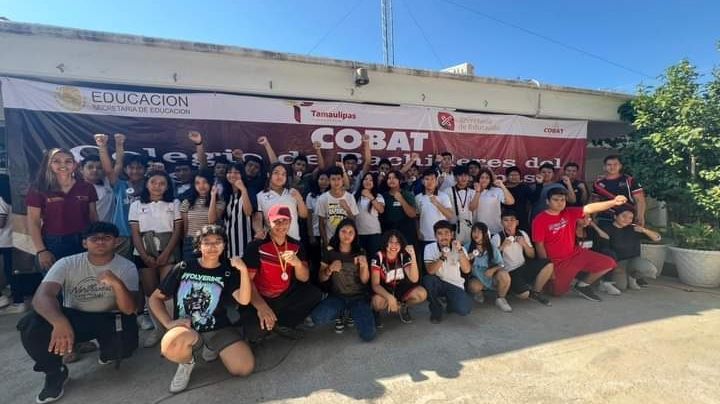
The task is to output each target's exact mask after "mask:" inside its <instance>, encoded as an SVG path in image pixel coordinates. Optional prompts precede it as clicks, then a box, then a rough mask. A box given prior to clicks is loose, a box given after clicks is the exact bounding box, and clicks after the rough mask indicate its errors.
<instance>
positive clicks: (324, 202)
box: [317, 191, 359, 240]
mask: <svg viewBox="0 0 720 404" xmlns="http://www.w3.org/2000/svg"><path fill="white" fill-rule="evenodd" d="M341 199H344V200H345V202H347V204H348V206H349V207H350V215H352V216H357V215H358V213H359V212H358V206H357V203H356V202H355V198H353V196H352V194H350V193H349V192H347V191H345V193H344V194H343V196H341V197H340V198H336V197H334V196H332V195H331V194H330V191H327V192H325V193H323V194H322V195H320V197H319V198H318V201H317V215H318V217H322V218H325V235H326V236H327V238H328V240H329V239H330V238H332V236H334V235H335V228H337V226H338V225H339V224H340V222H342V221H343V219H346V218H347V217H348V212H346V211H345V209H343V208H342V207H340V200H341Z"/></svg>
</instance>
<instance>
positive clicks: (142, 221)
mask: <svg viewBox="0 0 720 404" xmlns="http://www.w3.org/2000/svg"><path fill="white" fill-rule="evenodd" d="M173 195H174V194H173V188H172V181H171V180H170V177H169V176H168V175H167V173H165V172H162V171H154V172H150V173H148V178H147V182H146V184H145V188H143V190H142V192H141V193H140V200H139V201H135V202H133V203H132V204H131V205H130V211H129V212H128V221H129V222H130V232H131V234H132V242H133V246H134V247H135V255H136V260H135V263H136V265H137V267H138V268H140V277H141V283H142V286H143V293H144V294H145V296H146V297H150V295H152V293H153V292H154V291H155V289H156V288H157V287H158V285H159V284H160V281H162V280H163V279H164V278H165V276H166V275H167V274H168V273H169V272H170V270H171V269H172V266H173V264H175V263H177V262H179V261H180V259H181V252H180V239H181V238H182V233H183V225H182V216H181V215H180V201H178V200H177V199H175V198H174V196H173ZM151 319H152V320H153V323H154V324H155V330H153V333H152V335H150V336H149V337H148V338H147V339H146V341H145V343H144V346H146V347H149V346H152V345H155V344H157V342H159V341H160V338H161V337H162V335H163V332H164V331H163V330H162V329H161V327H160V323H158V322H157V321H156V320H155V319H154V318H153V317H152V316H151ZM148 341H153V342H154V343H153V344H149V343H148Z"/></svg>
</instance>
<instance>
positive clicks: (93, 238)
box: [87, 234, 115, 243]
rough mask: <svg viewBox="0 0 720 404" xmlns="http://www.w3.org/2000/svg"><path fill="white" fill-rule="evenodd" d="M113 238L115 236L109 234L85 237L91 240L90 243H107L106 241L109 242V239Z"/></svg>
mask: <svg viewBox="0 0 720 404" xmlns="http://www.w3.org/2000/svg"><path fill="white" fill-rule="evenodd" d="M114 238H115V237H113V236H111V235H109V234H105V235H102V236H90V237H88V238H87V240H88V241H89V242H91V243H99V242H103V243H107V242H109V241H110V240H112V239H114Z"/></svg>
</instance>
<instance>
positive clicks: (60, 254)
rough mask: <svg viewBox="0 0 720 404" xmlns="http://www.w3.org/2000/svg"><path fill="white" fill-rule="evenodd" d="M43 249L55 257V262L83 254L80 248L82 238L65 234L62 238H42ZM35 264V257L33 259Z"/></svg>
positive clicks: (82, 249) (81, 247)
mask: <svg viewBox="0 0 720 404" xmlns="http://www.w3.org/2000/svg"><path fill="white" fill-rule="evenodd" d="M42 238H43V243H44V244H45V248H47V249H48V251H50V252H51V253H52V255H54V256H55V260H56V261H57V260H59V259H60V258H65V257H69V256H71V255H75V254H80V253H81V252H85V248H83V246H82V237H81V235H80V233H77V234H67V235H64V236H48V235H45V236H42ZM35 261H36V262H37V257H36V258H35Z"/></svg>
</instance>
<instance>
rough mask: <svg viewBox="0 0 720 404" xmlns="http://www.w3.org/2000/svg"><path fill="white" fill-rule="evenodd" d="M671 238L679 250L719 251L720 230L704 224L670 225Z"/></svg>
mask: <svg viewBox="0 0 720 404" xmlns="http://www.w3.org/2000/svg"><path fill="white" fill-rule="evenodd" d="M672 229H673V236H674V237H675V241H676V242H677V246H678V247H680V248H687V249H691V250H706V251H717V250H720V230H718V229H717V227H713V226H710V225H709V224H706V223H689V224H684V225H683V224H678V223H672Z"/></svg>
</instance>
